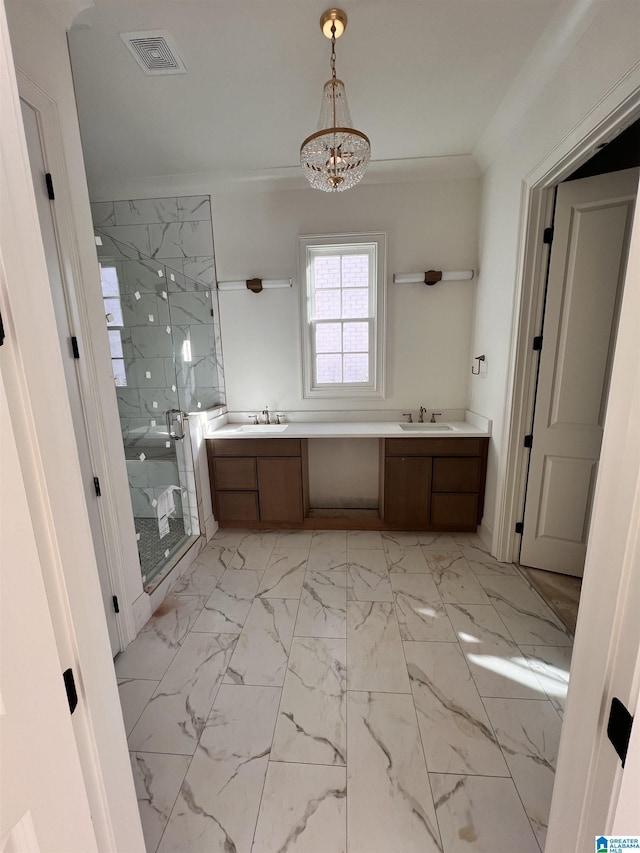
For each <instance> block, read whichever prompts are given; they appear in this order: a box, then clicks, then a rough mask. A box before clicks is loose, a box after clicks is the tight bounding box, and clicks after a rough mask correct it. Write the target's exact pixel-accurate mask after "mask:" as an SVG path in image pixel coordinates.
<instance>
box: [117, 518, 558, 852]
mask: <svg viewBox="0 0 640 853" xmlns="http://www.w3.org/2000/svg"><path fill="white" fill-rule="evenodd" d="M571 644H572V638H571V635H570V634H569V633H568V631H567V630H566V629H565V628H564V626H563V625H562V623H561V622H560V621H559V620H558V619H557V618H556V616H555V615H554V614H553V612H552V611H551V610H549V608H547V607H546V606H545V604H544V603H543V601H542V599H540V598H539V597H538V596H537V594H536V593H535V592H533V591H532V589H531V587H530V586H529V585H527V584H526V583H525V581H524V580H523V579H522V577H521V576H520V575H519V574H518V572H517V570H516V569H515V568H514V566H512V565H509V564H504V563H497V562H496V561H495V560H493V559H492V558H491V556H490V555H489V554H488V553H487V551H486V549H485V547H484V545H483V544H482V542H481V540H480V539H479V538H478V537H476V536H475V535H472V534H447V535H444V534H442V535H438V534H427V533H380V532H378V531H364V532H349V533H347V532H346V531H335V530H331V531H313V532H312V531H279V532H278V531H266V532H265V531H260V532H254V531H248V530H245V531H239V530H222V531H218V533H217V534H216V536H215V537H214V538H213V539H212V540H211V542H210V543H209V544H208V545H207V547H206V549H204V550H203V551H202V552H201V553H200V554H199V556H198V560H197V561H196V562H195V563H194V566H193V568H192V570H191V572H190V573H189V574H188V575H187V576H186V577H184V578H183V579H182V580H181V583H180V585H179V586H178V587H177V588H176V591H175V592H174V594H173V595H172V596H171V597H170V598H169V599H167V600H166V601H165V602H164V603H163V605H162V606H161V607H160V608H159V610H158V611H157V612H156V613H155V614H154V616H153V617H152V619H151V620H150V621H149V622H148V623H147V625H146V626H145V627H144V628H143V630H142V632H141V633H140V635H139V636H138V638H137V639H136V640H135V641H134V642H133V643H132V644H131V645H130V646H129V647H128V648H127V649H126V650H125V651H124V652H123V653H122V654H120V655H119V656H118V657H117V659H116V664H115V665H116V674H117V676H118V683H119V689H120V695H121V701H122V709H123V716H124V720H125V727H126V731H127V735H128V738H129V747H130V750H131V763H132V768H133V774H134V779H135V784H136V791H137V794H138V800H139V807H140V814H141V817H142V824H143V829H144V834H145V840H146V845H147V851H148V853H156V851H158V853H168V851H176V853H177V851H180V853H205V851H207V852H208V851H221V853H234V851H235V853H276V851H281V853H285V851H286V853H343V851H344V853H347V851H348V853H428V851H442V853H459V851H469V853H489V851H491V853H515V851H517V853H539V851H542V850H544V844H545V834H546V826H547V819H548V814H549V807H550V802H551V793H552V788H553V780H554V772H555V764H556V756H557V750H558V741H559V737H560V729H561V725H562V714H563V709H564V698H565V696H566V691H567V684H568V675H569V665H570V659H571Z"/></svg>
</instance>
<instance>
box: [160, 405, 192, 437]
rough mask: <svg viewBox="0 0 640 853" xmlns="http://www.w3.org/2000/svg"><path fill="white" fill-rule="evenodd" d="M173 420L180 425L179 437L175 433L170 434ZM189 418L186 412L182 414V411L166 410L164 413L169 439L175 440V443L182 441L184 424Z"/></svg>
mask: <svg viewBox="0 0 640 853" xmlns="http://www.w3.org/2000/svg"><path fill="white" fill-rule="evenodd" d="M174 416H175V419H176V420H177V421H178V423H179V424H180V435H178V434H177V433H176V432H175V431H173V432H172V426H173V420H174ZM188 417H189V416H188V415H187V413H186V412H183V411H182V409H167V411H166V413H165V418H166V421H167V432H168V433H169V437H170V438H175V440H176V441H182V439H183V438H184V422H185V420H187V418H188Z"/></svg>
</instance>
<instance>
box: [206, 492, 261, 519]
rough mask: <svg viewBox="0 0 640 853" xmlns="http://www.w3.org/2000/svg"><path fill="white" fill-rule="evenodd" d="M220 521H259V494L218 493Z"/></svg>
mask: <svg viewBox="0 0 640 853" xmlns="http://www.w3.org/2000/svg"><path fill="white" fill-rule="evenodd" d="M216 503H217V504H218V521H220V522H222V521H258V520H259V514H258V493H257V492H216Z"/></svg>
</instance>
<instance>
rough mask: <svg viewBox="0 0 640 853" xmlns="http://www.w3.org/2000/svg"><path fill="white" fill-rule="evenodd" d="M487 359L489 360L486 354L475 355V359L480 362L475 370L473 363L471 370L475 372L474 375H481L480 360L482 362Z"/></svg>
mask: <svg viewBox="0 0 640 853" xmlns="http://www.w3.org/2000/svg"><path fill="white" fill-rule="evenodd" d="M486 360H487V357H486V356H485V355H477V356H476V357H475V359H474V361H477V362H478V369H477V370H474V369H473V365H471V372H472V373H473V375H474V376H479V375H480V362H481V361H486Z"/></svg>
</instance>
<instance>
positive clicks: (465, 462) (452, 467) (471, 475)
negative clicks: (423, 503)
mask: <svg viewBox="0 0 640 853" xmlns="http://www.w3.org/2000/svg"><path fill="white" fill-rule="evenodd" d="M481 479H482V460H481V459H480V457H474V456H472V457H469V458H466V459H465V458H464V457H446V456H443V457H442V458H440V459H434V460H433V491H434V492H479V491H480V485H481Z"/></svg>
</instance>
